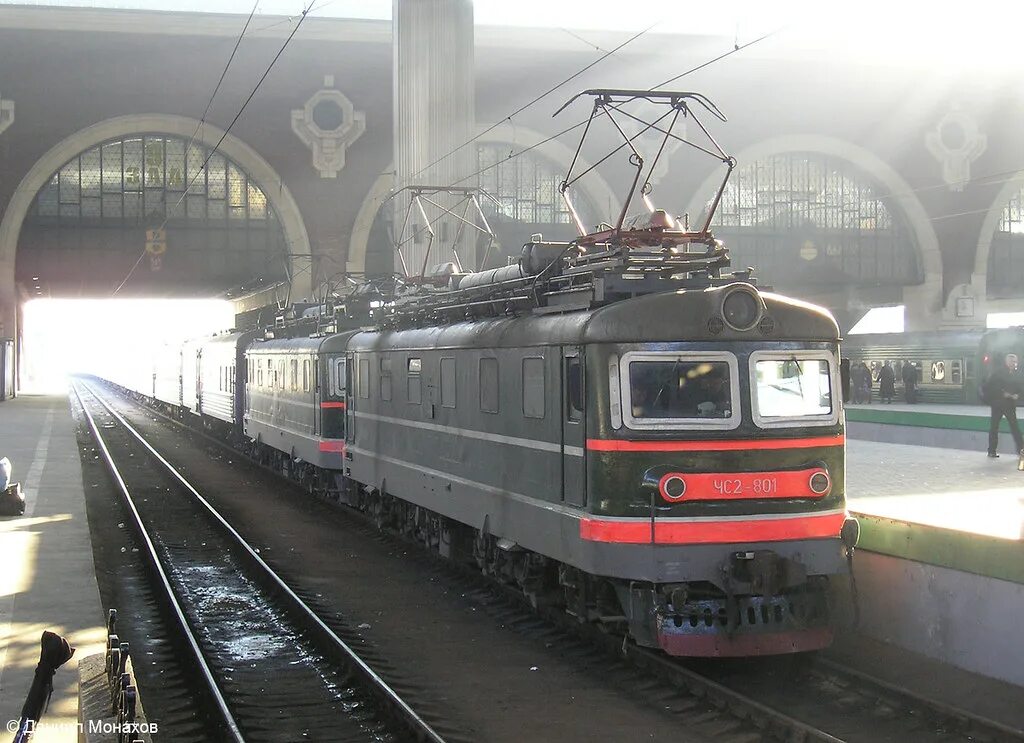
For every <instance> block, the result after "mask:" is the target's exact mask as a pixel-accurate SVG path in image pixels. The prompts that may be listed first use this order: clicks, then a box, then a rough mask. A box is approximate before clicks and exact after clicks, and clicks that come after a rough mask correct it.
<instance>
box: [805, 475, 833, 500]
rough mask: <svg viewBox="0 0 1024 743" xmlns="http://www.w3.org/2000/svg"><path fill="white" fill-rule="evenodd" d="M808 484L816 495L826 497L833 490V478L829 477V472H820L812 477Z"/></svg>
mask: <svg viewBox="0 0 1024 743" xmlns="http://www.w3.org/2000/svg"><path fill="white" fill-rule="evenodd" d="M808 484H809V485H810V488H811V492H812V493H814V494H815V495H825V494H826V493H827V492H828V491H829V490H831V489H832V478H831V477H829V476H828V470H818V471H817V472H815V473H814V474H812V475H811V478H810V481H809V483H808Z"/></svg>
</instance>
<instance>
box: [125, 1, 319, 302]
mask: <svg viewBox="0 0 1024 743" xmlns="http://www.w3.org/2000/svg"><path fill="white" fill-rule="evenodd" d="M312 5H313V4H312V2H310V4H309V5H307V6H306V7H305V8H303V10H302V13H301V14H300V15H299V20H298V21H297V22H296V24H295V27H294V28H293V29H292V30H291V33H289V34H288V37H287V38H286V39H285V40H284V43H283V44H282V45H281V48H280V49H278V50H277V54H275V55H274V58H273V59H272V60H270V64H269V65H267V69H266V70H264V71H263V74H262V75H260V79H259V80H257V81H256V85H255V86H254V87H253V89H252V91H251V92H250V93H249V95H248V97H247V98H246V99H245V101H244V102H243V103H242V105H241V107H239V109H238V113H236V114H235V116H234V118H233V119H231V123H229V124H228V125H227V128H225V129H224V132H223V134H221V136H220V139H218V140H217V144H215V145H214V146H213V148H212V149H211V150H210V152H209V153H208V154H207V155H206V158H205V159H204V160H203V164H202V165H201V166H200V167H199V168H198V169H197V171H196V174H195V175H194V176H193V177H192V179H191V180H190V181H189V182H188V183H187V184H186V185H185V189H184V190H183V191H182V192H181V196H180V197H179V198H178V201H177V202H176V203H175V204H174V207H173V208H172V209H168V210H167V211H166V213H165V215H164V220H163V222H162V223H161V224H160V227H159V229H163V228H164V227H166V226H167V220H168V219H169V216H168V215H169V214H170V213H171V212H173V211H176V210H177V209H178V207H179V206H181V203H182V202H183V201H184V200H185V196H186V195H187V194H188V192H189V191H190V190H191V189H192V186H193V184H194V183H195V182H196V180H197V179H198V178H199V175H200V174H202V173H205V172H206V166H207V165H208V164H209V162H210V159H211V158H212V157H213V156H214V155H215V154H216V153H217V150H218V149H219V148H220V146H221V145H222V144H223V143H224V140H225V139H226V138H227V136H228V134H230V133H231V129H232V128H233V127H234V126H235V124H236V123H237V122H238V120H239V119H240V118H241V117H242V114H243V113H245V109H246V108H247V107H248V106H249V103H250V102H251V101H252V99H253V98H254V97H255V96H256V93H257V92H258V91H259V89H260V87H261V86H262V85H263V82H264V81H265V80H266V79H267V77H268V76H269V75H270V72H271V70H273V69H274V65H276V64H277V61H278V60H279V59H280V58H281V55H282V54H284V51H285V49H287V48H288V45H289V44H290V43H291V40H292V39H293V38H295V34H296V33H298V30H299V28H300V27H301V26H302V22H303V21H304V20H305V19H306V16H307V15H308V14H309V11H310V8H311V7H312ZM145 255H146V251H145V250H143V251H142V255H141V256H140V257H139V260H137V261H136V262H135V265H134V266H132V268H131V270H130V271H129V272H128V274H127V275H126V276H125V277H124V279H123V280H122V281H121V283H120V284H118V286H117V288H116V289H115V290H114V296H116V295H117V293H118V292H119V291H121V289H122V288H123V287H124V285H125V284H126V283H128V280H129V279H130V278H131V276H132V274H133V273H134V272H135V269H136V268H137V267H138V266H139V264H140V263H141V262H142V258H144V257H145Z"/></svg>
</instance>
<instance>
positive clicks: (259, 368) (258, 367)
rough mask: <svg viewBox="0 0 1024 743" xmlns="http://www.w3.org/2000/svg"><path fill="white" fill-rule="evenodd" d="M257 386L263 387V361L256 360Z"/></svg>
mask: <svg viewBox="0 0 1024 743" xmlns="http://www.w3.org/2000/svg"><path fill="white" fill-rule="evenodd" d="M256 386H257V387H262V386H263V360H262V359H256Z"/></svg>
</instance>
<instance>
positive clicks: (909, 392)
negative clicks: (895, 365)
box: [903, 361, 917, 405]
mask: <svg viewBox="0 0 1024 743" xmlns="http://www.w3.org/2000/svg"><path fill="white" fill-rule="evenodd" d="M903 395H904V396H905V397H906V399H907V404H909V405H912V404H914V403H915V402H917V367H916V366H914V364H913V362H911V361H904V362H903Z"/></svg>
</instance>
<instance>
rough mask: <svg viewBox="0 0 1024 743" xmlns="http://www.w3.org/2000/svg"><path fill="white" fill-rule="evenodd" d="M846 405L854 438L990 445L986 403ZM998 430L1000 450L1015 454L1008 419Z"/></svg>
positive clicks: (982, 447)
mask: <svg viewBox="0 0 1024 743" xmlns="http://www.w3.org/2000/svg"><path fill="white" fill-rule="evenodd" d="M845 407H846V433H847V436H849V437H851V438H855V439H865V440H868V441H884V442H888V443H891V444H916V445H918V446H935V447H940V448H946V449H969V450H973V451H980V452H982V453H984V452H985V451H987V448H988V427H989V412H990V411H989V408H988V406H985V405H942V404H936V403H920V404H916V405H908V404H906V403H891V404H889V405H886V404H884V403H877V402H876V403H873V404H871V405H846V406H845ZM1017 416H1018V419H1021V418H1024V408H1018V409H1017ZM999 430H1000V434H999V449H998V451H999V453H1000V454H1003V455H1009V456H1016V452H1015V451H1014V444H1013V437H1012V436H1011V435H1010V429H1009V428H1008V427H1007V425H1006V420H1005V419H1004V420H1003V421H1002V422H1001V424H1000V427H999Z"/></svg>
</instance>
